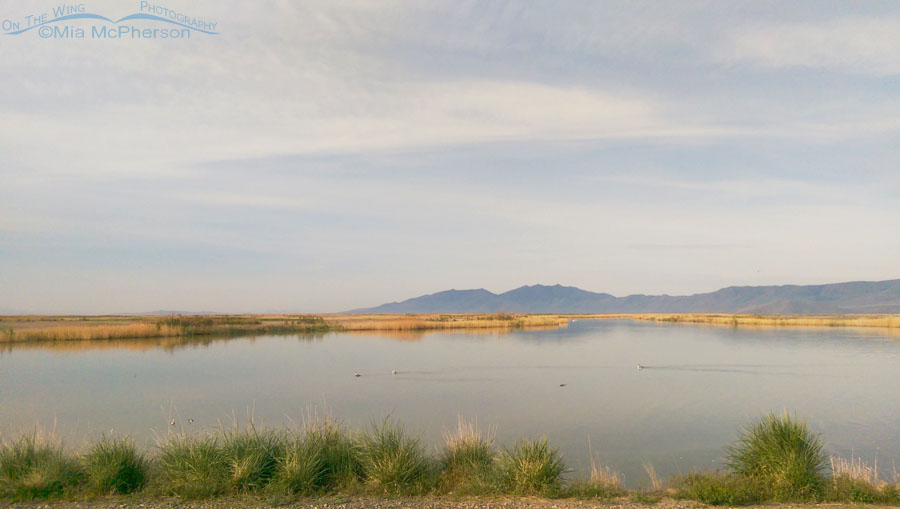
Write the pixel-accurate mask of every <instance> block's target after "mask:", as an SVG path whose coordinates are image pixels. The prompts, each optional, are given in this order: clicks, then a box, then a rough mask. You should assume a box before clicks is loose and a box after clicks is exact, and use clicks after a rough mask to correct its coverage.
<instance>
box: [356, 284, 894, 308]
mask: <svg viewBox="0 0 900 509" xmlns="http://www.w3.org/2000/svg"><path fill="white" fill-rule="evenodd" d="M498 311H505V312H510V313H769V314H788V313H799V314H833V313H900V279H894V280H888V281H852V282H847V283H833V284H824V285H782V286H728V287H725V288H722V289H720V290H717V291H715V292H709V293H697V294H693V295H682V296H671V295H667V294H663V295H643V294H636V295H628V296H626V297H614V296H613V295H610V294H608V293H596V292H590V291H587V290H582V289H580V288H577V287H574V286H563V285H561V284H559V283H557V284H554V285H552V286H548V285H544V284H534V285H524V286H520V287H518V288H515V289H512V290H509V291H506V292H503V293H500V294H496V293H493V292H490V291H488V290H485V289H484V288H478V289H472V290H456V289H451V290H444V291H442V292H437V293H432V294H428V295H423V296H421V297H415V298H412V299H407V300H404V301H402V302H391V303H388V304H382V305H380V306H376V307H373V308H365V309H356V310H353V311H350V312H351V313H495V312H498Z"/></svg>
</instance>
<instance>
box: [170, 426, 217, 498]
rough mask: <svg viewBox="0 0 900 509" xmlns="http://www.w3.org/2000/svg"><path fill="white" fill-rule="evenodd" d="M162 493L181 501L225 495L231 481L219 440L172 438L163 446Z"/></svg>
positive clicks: (172, 436) (186, 436)
mask: <svg viewBox="0 0 900 509" xmlns="http://www.w3.org/2000/svg"><path fill="white" fill-rule="evenodd" d="M158 464H159V476H158V478H157V479H156V480H157V481H158V483H157V485H158V487H159V488H160V490H161V491H162V492H163V493H164V494H166V495H174V496H177V497H181V498H187V499H195V498H209V497H214V496H217V495H221V494H222V493H224V492H225V488H226V485H227V482H226V480H227V479H228V478H229V470H228V466H227V464H226V462H225V457H224V454H223V453H222V448H221V447H220V446H219V442H218V440H217V439H216V438H215V437H210V436H204V437H194V436H190V435H181V434H177V435H171V436H170V437H168V438H167V439H166V440H165V441H164V442H162V443H161V444H160V445H159V460H158Z"/></svg>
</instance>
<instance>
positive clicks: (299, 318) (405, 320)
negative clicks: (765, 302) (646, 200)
mask: <svg viewBox="0 0 900 509" xmlns="http://www.w3.org/2000/svg"><path fill="white" fill-rule="evenodd" d="M603 319H606V320H609V319H631V320H637V321H649V322H656V323H664V324H669V323H681V324H694V325H713V326H724V327H802V328H834V327H859V328H868V329H870V330H878V331H879V332H886V333H889V334H892V333H900V315H833V316H805V315H735V314H703V313H666V314H653V313H643V314H602V315H597V314H594V315H588V314H585V315H572V314H547V315H544V314H508V313H494V314H410V315H339V314H334V315H295V314H281V315H150V316H40V315H30V316H0V344H10V343H27V342H62V341H90V340H109V339H138V338H176V337H199V336H210V337H223V336H252V335H270V334H305V333H314V334H315V333H326V332H405V333H415V332H427V331H439V330H471V331H488V330H499V331H505V330H516V329H541V328H559V327H566V326H568V324H569V323H570V321H571V320H603Z"/></svg>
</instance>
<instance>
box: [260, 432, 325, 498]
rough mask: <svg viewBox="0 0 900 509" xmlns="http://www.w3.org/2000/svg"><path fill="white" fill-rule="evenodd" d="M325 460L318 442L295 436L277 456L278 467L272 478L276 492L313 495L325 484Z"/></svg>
mask: <svg viewBox="0 0 900 509" xmlns="http://www.w3.org/2000/svg"><path fill="white" fill-rule="evenodd" d="M324 463H325V462H324V461H323V452H322V449H321V448H320V447H319V444H317V443H315V442H312V441H310V440H306V439H305V438H295V439H294V440H291V441H290V442H289V443H288V444H287V445H286V446H285V448H284V450H283V453H282V455H281V456H280V457H279V458H278V464H277V466H278V468H277V470H276V471H275V477H274V478H273V479H272V487H273V488H274V489H275V491H276V492H284V493H287V494H292V495H293V494H299V495H313V494H315V493H317V492H320V491H322V490H323V488H325V487H326V486H327V482H326V475H325V464H324Z"/></svg>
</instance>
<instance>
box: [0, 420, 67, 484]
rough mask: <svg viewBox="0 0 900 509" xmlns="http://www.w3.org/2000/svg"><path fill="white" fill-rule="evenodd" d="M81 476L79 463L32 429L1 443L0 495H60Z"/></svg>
mask: <svg viewBox="0 0 900 509" xmlns="http://www.w3.org/2000/svg"><path fill="white" fill-rule="evenodd" d="M82 479H83V473H82V472H81V469H80V468H79V465H78V462H77V461H76V460H75V459H74V458H71V457H69V456H67V455H66V454H65V453H64V452H63V450H62V447H60V446H59V445H57V444H55V443H53V441H52V440H51V439H49V438H45V437H43V436H41V435H40V434H39V433H37V432H35V433H32V434H30V435H25V436H22V437H21V438H20V439H19V440H18V441H16V442H14V443H11V444H7V443H4V444H3V445H0V498H3V499H9V500H34V499H41V498H52V497H58V496H60V495H63V494H64V493H65V492H66V491H68V490H70V489H72V488H74V487H75V486H76V485H77V484H79V483H80V482H81V480H82Z"/></svg>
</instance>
